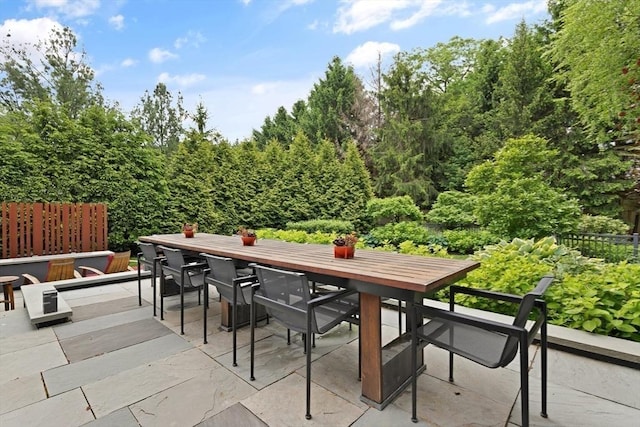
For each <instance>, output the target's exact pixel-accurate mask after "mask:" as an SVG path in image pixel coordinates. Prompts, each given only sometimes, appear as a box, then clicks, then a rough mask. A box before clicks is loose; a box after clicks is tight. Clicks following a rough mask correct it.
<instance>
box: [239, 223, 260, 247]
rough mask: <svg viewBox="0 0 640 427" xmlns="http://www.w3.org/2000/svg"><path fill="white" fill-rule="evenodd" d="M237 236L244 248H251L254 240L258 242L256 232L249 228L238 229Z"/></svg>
mask: <svg viewBox="0 0 640 427" xmlns="http://www.w3.org/2000/svg"><path fill="white" fill-rule="evenodd" d="M238 234H239V235H240V238H241V239H242V244H243V245H244V246H253V245H254V244H255V243H256V240H258V236H257V235H256V232H255V231H253V230H252V229H250V228H246V227H240V228H239V229H238Z"/></svg>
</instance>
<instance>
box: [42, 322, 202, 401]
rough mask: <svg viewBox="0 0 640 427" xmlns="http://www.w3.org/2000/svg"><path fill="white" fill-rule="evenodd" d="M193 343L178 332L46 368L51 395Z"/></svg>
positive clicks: (179, 350)
mask: <svg viewBox="0 0 640 427" xmlns="http://www.w3.org/2000/svg"><path fill="white" fill-rule="evenodd" d="M189 348H192V347H191V345H190V344H189V343H187V342H185V341H184V340H183V339H181V338H180V337H178V336H176V335H175V334H171V335H165V336H162V337H159V338H155V339H152V340H148V341H145V342H142V343H140V344H136V345H132V346H129V347H125V348H122V349H120V350H116V351H112V352H109V353H105V354H103V355H100V356H96V357H93V358H91V359H86V360H82V361H79V362H76V363H72V364H70V365H64V366H60V367H57V368H53V369H49V370H47V371H45V372H43V374H42V377H43V378H44V382H45V384H46V385H47V390H48V391H49V395H51V396H53V395H56V394H59V393H63V392H65V391H68V390H71V389H74V388H76V387H81V386H83V385H85V384H90V383H93V382H96V381H99V380H101V379H103V378H106V377H108V376H111V375H115V374H118V373H120V372H123V371H126V370H128V369H132V368H135V367H137V366H140V365H143V364H146V363H149V362H152V361H154V360H158V359H162V358H165V357H168V356H171V355H173V354H177V353H179V352H182V351H185V350H188V349H189Z"/></svg>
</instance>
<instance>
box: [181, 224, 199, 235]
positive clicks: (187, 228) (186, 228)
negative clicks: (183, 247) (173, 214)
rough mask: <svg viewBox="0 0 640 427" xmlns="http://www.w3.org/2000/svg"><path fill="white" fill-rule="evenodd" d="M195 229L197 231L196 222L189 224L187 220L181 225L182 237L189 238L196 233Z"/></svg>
mask: <svg viewBox="0 0 640 427" xmlns="http://www.w3.org/2000/svg"><path fill="white" fill-rule="evenodd" d="M196 231H198V223H197V222H196V223H195V224H189V223H188V222H187V223H185V224H184V225H183V226H182V232H183V233H184V237H187V238H191V237H193V236H195V235H196Z"/></svg>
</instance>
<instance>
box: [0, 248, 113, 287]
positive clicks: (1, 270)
mask: <svg viewBox="0 0 640 427" xmlns="http://www.w3.org/2000/svg"><path fill="white" fill-rule="evenodd" d="M109 255H113V252H112V251H94V252H74V253H69V254H59V255H39V256H38V255H36V256H31V257H22V258H5V259H0V276H18V277H19V279H18V280H16V281H15V282H14V283H13V287H14V288H15V289H17V288H20V286H22V284H23V283H24V279H23V277H22V275H23V274H25V273H26V274H30V275H32V276H34V277H36V278H37V279H38V280H40V281H41V282H44V280H45V278H46V276H47V268H48V264H49V261H50V260H53V259H61V258H73V259H74V260H75V263H74V268H75V269H76V270H77V269H78V267H80V266H81V265H83V266H87V267H93V268H96V269H98V270H104V268H105V267H106V265H107V262H108V259H109Z"/></svg>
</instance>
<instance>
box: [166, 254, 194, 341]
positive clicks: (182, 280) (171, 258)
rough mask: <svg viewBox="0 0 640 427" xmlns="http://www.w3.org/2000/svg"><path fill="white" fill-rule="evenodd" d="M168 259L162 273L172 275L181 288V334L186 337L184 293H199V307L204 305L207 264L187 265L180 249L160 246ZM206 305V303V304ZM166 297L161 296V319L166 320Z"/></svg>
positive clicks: (192, 263)
mask: <svg viewBox="0 0 640 427" xmlns="http://www.w3.org/2000/svg"><path fill="white" fill-rule="evenodd" d="M158 248H160V249H161V250H162V253H163V254H164V256H165V258H166V264H162V272H163V273H164V274H166V275H168V276H169V275H170V276H171V277H172V278H173V280H174V281H175V283H176V284H177V285H178V287H179V288H180V334H181V335H184V293H185V291H192V290H197V291H198V305H200V304H201V303H202V300H201V296H200V290H201V288H202V287H203V285H204V269H205V268H206V263H204V262H191V263H187V262H186V261H185V257H184V255H183V253H182V251H181V250H180V249H174V248H168V247H166V246H158ZM205 303H206V302H205ZM163 313H164V295H163V294H161V295H160V318H161V319H164V314H163Z"/></svg>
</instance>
